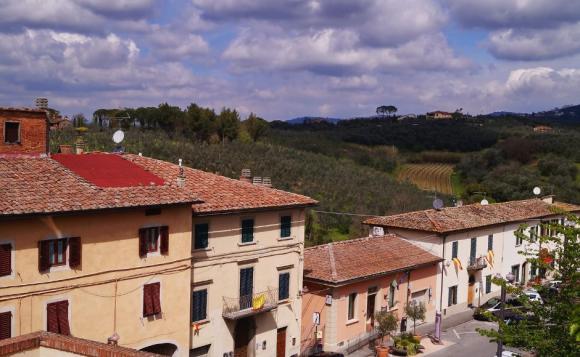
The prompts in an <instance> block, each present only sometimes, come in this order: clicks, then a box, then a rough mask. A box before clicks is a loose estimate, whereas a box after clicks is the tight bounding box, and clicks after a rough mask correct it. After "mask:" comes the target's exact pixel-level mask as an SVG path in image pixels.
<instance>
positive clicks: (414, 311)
mask: <svg viewBox="0 0 580 357" xmlns="http://www.w3.org/2000/svg"><path fill="white" fill-rule="evenodd" d="M426 312H427V309H426V308H425V304H424V303H422V302H420V303H417V302H416V301H411V302H410V303H408V304H407V305H405V314H407V316H408V317H409V318H410V319H411V320H413V334H415V324H416V322H417V320H425V313H426Z"/></svg>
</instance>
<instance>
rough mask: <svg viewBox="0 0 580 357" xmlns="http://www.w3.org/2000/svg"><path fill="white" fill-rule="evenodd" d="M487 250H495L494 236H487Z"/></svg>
mask: <svg viewBox="0 0 580 357" xmlns="http://www.w3.org/2000/svg"><path fill="white" fill-rule="evenodd" d="M487 250H488V251H489V250H493V234H490V235H488V236H487Z"/></svg>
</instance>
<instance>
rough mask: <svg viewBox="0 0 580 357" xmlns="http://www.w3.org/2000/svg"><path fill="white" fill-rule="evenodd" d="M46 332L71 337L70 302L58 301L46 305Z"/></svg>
mask: <svg viewBox="0 0 580 357" xmlns="http://www.w3.org/2000/svg"><path fill="white" fill-rule="evenodd" d="M46 330H47V331H48V332H54V333H59V334H61V335H70V327H69V321H68V301H66V300H65V301H58V302H53V303H50V304H48V305H46Z"/></svg>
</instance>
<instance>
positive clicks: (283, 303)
mask: <svg viewBox="0 0 580 357" xmlns="http://www.w3.org/2000/svg"><path fill="white" fill-rule="evenodd" d="M289 303H290V298H288V299H284V300H278V305H287V304H289Z"/></svg>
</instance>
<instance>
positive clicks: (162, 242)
mask: <svg viewBox="0 0 580 357" xmlns="http://www.w3.org/2000/svg"><path fill="white" fill-rule="evenodd" d="M157 252H159V253H161V254H168V253H169V227H167V226H160V227H148V228H141V229H139V256H140V257H146V256H147V254H150V253H157Z"/></svg>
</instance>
